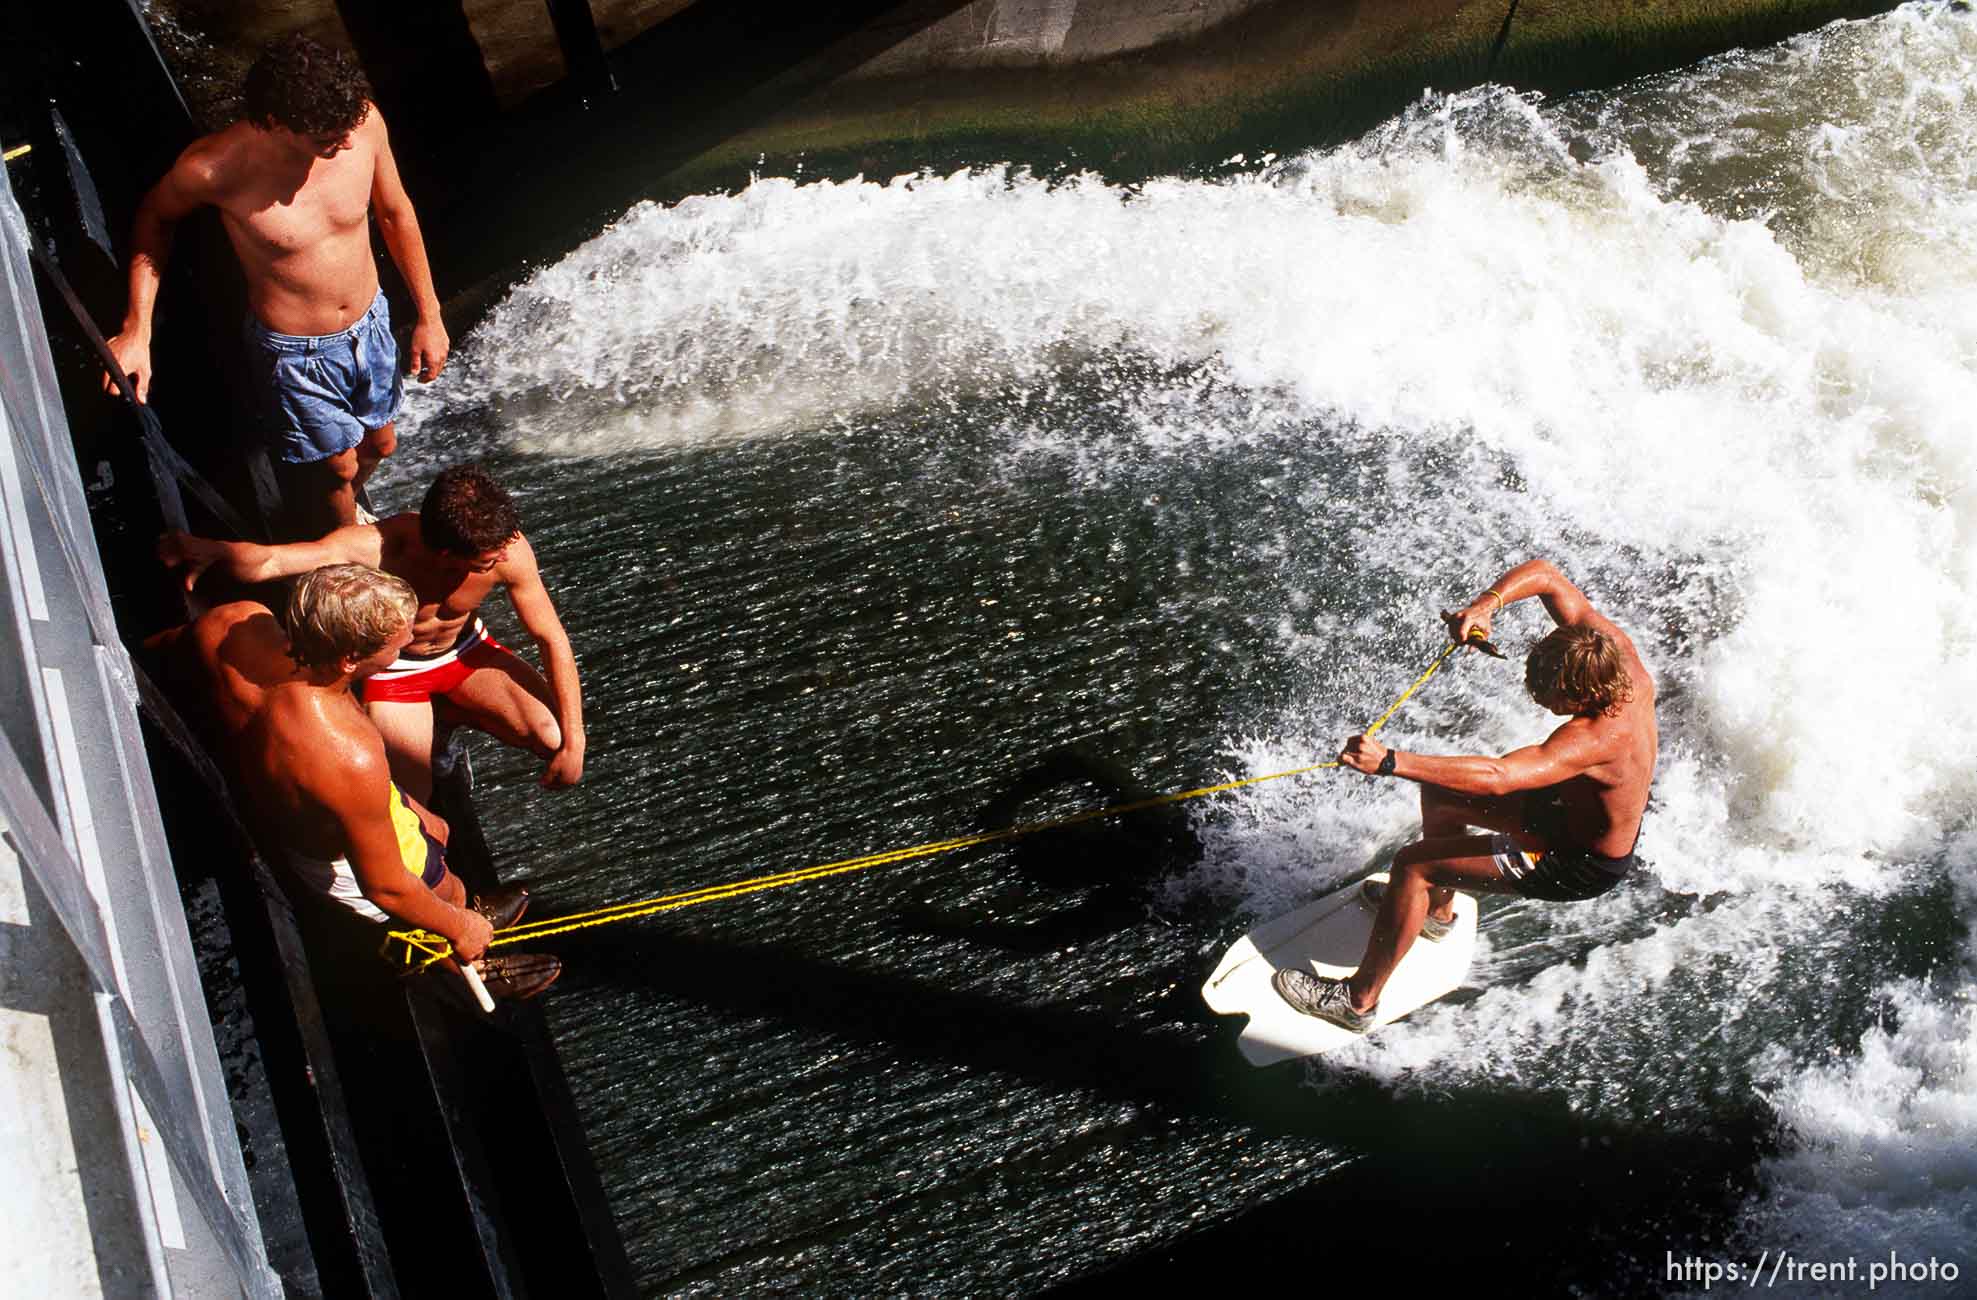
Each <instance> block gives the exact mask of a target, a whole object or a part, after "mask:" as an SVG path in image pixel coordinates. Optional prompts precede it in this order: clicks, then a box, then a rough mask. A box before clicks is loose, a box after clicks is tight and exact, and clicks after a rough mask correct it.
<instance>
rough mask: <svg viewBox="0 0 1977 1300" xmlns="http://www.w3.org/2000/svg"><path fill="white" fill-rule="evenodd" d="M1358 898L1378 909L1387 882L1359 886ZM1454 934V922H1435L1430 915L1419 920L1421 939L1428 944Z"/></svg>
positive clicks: (1381, 881)
mask: <svg viewBox="0 0 1977 1300" xmlns="http://www.w3.org/2000/svg"><path fill="white" fill-rule="evenodd" d="M1359 896H1360V897H1361V898H1363V899H1365V900H1366V902H1367V904H1368V905H1370V906H1372V907H1376V908H1377V907H1378V906H1379V905H1380V904H1381V903H1383V902H1385V901H1386V898H1387V882H1386V881H1384V880H1369V881H1367V882H1366V883H1365V884H1364V885H1362V886H1360V889H1359ZM1454 933H1455V922H1453V921H1437V920H1436V919H1435V918H1434V917H1433V916H1432V915H1430V916H1425V917H1422V918H1421V937H1422V938H1423V939H1426V940H1427V941H1428V942H1429V943H1440V942H1441V941H1442V940H1444V939H1446V938H1448V937H1449V936H1450V935H1451V934H1454Z"/></svg>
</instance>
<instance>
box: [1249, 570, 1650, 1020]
mask: <svg viewBox="0 0 1977 1300" xmlns="http://www.w3.org/2000/svg"><path fill="white" fill-rule="evenodd" d="M1532 596H1535V597H1537V598H1538V599H1540V600H1542V601H1543V602H1544V605H1545V610H1546V612H1548V613H1549V614H1550V615H1551V617H1552V619H1553V621H1554V622H1556V623H1557V624H1558V627H1557V628H1556V629H1554V630H1553V631H1552V633H1551V634H1550V635H1549V636H1547V637H1545V638H1544V640H1542V641H1540V642H1538V644H1537V645H1535V646H1533V647H1532V648H1531V653H1530V656H1529V657H1528V658H1527V659H1526V660H1525V663H1524V685H1525V687H1526V688H1527V689H1528V690H1529V691H1530V693H1531V698H1532V699H1534V700H1536V701H1537V703H1538V705H1539V706H1540V707H1542V708H1544V709H1546V710H1548V711H1550V712H1552V713H1555V714H1557V715H1559V716H1561V717H1563V718H1564V719H1565V721H1564V723H1562V724H1561V725H1560V726H1559V727H1558V729H1557V730H1556V731H1554V732H1552V733H1551V735H1550V736H1548V737H1547V738H1546V739H1545V740H1544V742H1543V743H1542V744H1538V745H1528V746H1525V747H1524V748H1522V749H1515V750H1512V751H1511V752H1510V753H1508V754H1505V755H1503V756H1502V757H1501V758H1491V757H1487V756H1484V755H1475V756H1468V755H1461V756H1448V757H1437V756H1433V755H1429V754H1413V753H1405V752H1403V751H1401V750H1397V749H1388V748H1387V747H1386V746H1384V745H1382V744H1380V742H1378V741H1377V740H1374V739H1372V738H1371V737H1370V736H1354V737H1352V739H1350V740H1348V741H1346V744H1345V750H1344V751H1343V752H1342V753H1341V754H1340V755H1339V761H1340V762H1341V763H1343V764H1345V765H1346V766H1347V767H1350V768H1352V769H1354V770H1355V771H1359V772H1364V773H1366V774H1368V775H1369V776H1397V777H1401V778H1402V779H1404V780H1409V781H1415V782H1419V783H1420V786H1421V838H1420V839H1418V840H1416V841H1414V843H1412V844H1410V845H1408V846H1407V847H1406V848H1404V849H1402V850H1401V851H1400V852H1399V853H1398V854H1396V855H1395V857H1394V863H1393V870H1392V873H1391V877H1390V886H1389V887H1388V888H1385V889H1381V888H1380V887H1378V886H1375V885H1369V887H1368V898H1369V900H1370V901H1373V902H1374V903H1376V904H1377V905H1378V907H1379V916H1378V918H1377V919H1376V920H1375V922H1374V924H1373V933H1372V935H1371V936H1370V937H1369V938H1368V939H1367V941H1366V954H1365V956H1364V957H1362V958H1361V959H1360V963H1359V969H1358V970H1356V971H1354V972H1353V974H1352V975H1350V976H1348V977H1347V978H1345V979H1328V978H1326V977H1323V976H1318V975H1313V974H1311V973H1310V972H1308V971H1305V970H1301V969H1292V968H1287V969H1284V970H1280V971H1278V972H1277V973H1276V975H1275V976H1274V977H1273V978H1272V980H1271V983H1272V985H1273V986H1274V987H1275V988H1276V990H1277V993H1278V996H1280V997H1282V998H1283V999H1284V1001H1286V1002H1288V1003H1289V1004H1290V1005H1291V1006H1293V1007H1295V1008H1296V1009H1297V1010H1299V1011H1301V1012H1303V1013H1304V1014H1306V1015H1310V1016H1317V1017H1319V1018H1320V1019H1323V1020H1327V1021H1330V1022H1331V1023H1332V1024H1335V1025H1338V1026H1340V1027H1341V1028H1343V1029H1348V1030H1351V1031H1353V1032H1354V1033H1364V1032H1366V1030H1367V1029H1369V1028H1371V1027H1372V1025H1373V1022H1374V1018H1375V1011H1376V1009H1377V1008H1378V1006H1379V1002H1380V990H1381V989H1382V988H1383V987H1385V985H1386V982H1387V979H1388V977H1390V976H1391V975H1392V974H1393V972H1394V968H1395V967H1396V966H1398V965H1399V964H1400V961H1401V959H1402V958H1403V957H1405V956H1406V955H1407V950H1408V949H1409V948H1410V947H1411V946H1412V945H1413V943H1414V939H1415V936H1416V935H1417V934H1418V935H1421V936H1423V937H1425V938H1426V939H1428V940H1429V941H1430V942H1434V941H1437V940H1439V939H1441V938H1442V937H1444V936H1445V935H1446V934H1447V933H1448V931H1449V927H1450V926H1451V925H1452V924H1453V923H1454V916H1455V913H1454V900H1455V891H1456V890H1457V889H1463V890H1468V891H1470V892H1472V893H1497V894H1521V895H1523V896H1524V897H1526V898H1539V899H1544V900H1547V901H1550V902H1572V901H1576V900H1580V899H1587V898H1595V897H1597V896H1599V895H1600V894H1603V893H1605V892H1606V891H1607V890H1609V889H1612V888H1613V887H1614V886H1615V885H1618V884H1619V883H1620V882H1621V880H1623V879H1624V878H1625V877H1626V875H1627V873H1628V872H1629V871H1630V870H1631V869H1632V868H1633V866H1634V846H1635V842H1636V841H1637V840H1638V839H1639V837H1640V831H1641V816H1642V814H1643V813H1644V812H1646V810H1647V802H1648V786H1649V784H1650V783H1651V782H1652V781H1653V779H1654V762H1655V754H1656V752H1657V748H1658V745H1659V738H1658V736H1657V733H1656V730H1655V720H1654V678H1653V677H1652V676H1651V675H1649V673H1648V670H1647V666H1646V665H1645V664H1643V663H1642V662H1641V657H1640V655H1639V653H1638V652H1636V651H1635V649H1634V643H1633V641H1632V640H1631V639H1630V638H1629V637H1628V636H1627V634H1626V633H1625V632H1623V631H1621V630H1620V628H1619V627H1618V626H1617V625H1616V624H1615V623H1614V622H1613V621H1612V620H1611V619H1609V618H1607V617H1606V616H1605V615H1603V614H1601V613H1600V612H1599V611H1598V610H1595V609H1594V608H1593V607H1592V604H1591V603H1590V602H1589V601H1587V599H1586V597H1585V593H1583V592H1581V591H1580V590H1579V589H1578V588H1577V587H1575V586H1573V585H1572V584H1571V582H1569V581H1568V580H1567V579H1566V577H1565V575H1564V574H1563V573H1561V572H1559V570H1558V567H1557V566H1556V565H1554V564H1552V563H1551V562H1550V561H1548V560H1531V561H1529V562H1528V563H1525V564H1520V565H1518V566H1517V567H1516V568H1514V569H1512V570H1510V571H1509V572H1508V573H1506V574H1504V575H1503V576H1502V577H1500V578H1498V579H1497V580H1496V582H1495V583H1494V584H1492V585H1491V587H1490V589H1489V590H1487V591H1485V592H1484V593H1483V594H1482V595H1480V596H1478V597H1477V598H1476V599H1475V600H1473V601H1471V602H1470V603H1469V604H1468V605H1466V606H1464V607H1463V608H1462V609H1459V610H1456V611H1454V612H1451V613H1444V614H1443V615H1442V619H1443V621H1444V622H1446V623H1447V624H1448V629H1449V635H1450V636H1451V637H1453V638H1454V639H1455V641H1456V642H1457V643H1458V644H1466V643H1467V642H1469V641H1470V640H1471V639H1472V638H1474V637H1478V636H1480V637H1482V638H1484V639H1488V637H1489V633H1490V620H1491V619H1492V618H1494V617H1495V616H1496V615H1497V613H1498V612H1500V611H1501V610H1502V609H1503V607H1504V606H1505V605H1508V604H1511V603H1513V602H1515V601H1519V600H1524V599H1526V598H1528V597H1532ZM1474 828H1481V829H1482V830H1484V831H1486V832H1488V833H1486V834H1479V833H1476V830H1475V829H1474Z"/></svg>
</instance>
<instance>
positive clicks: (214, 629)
mask: <svg viewBox="0 0 1977 1300" xmlns="http://www.w3.org/2000/svg"><path fill="white" fill-rule="evenodd" d="M256 620H260V621H259V622H257V621H256ZM191 630H192V639H193V640H194V641H195V642H196V643H198V644H199V645H201V646H211V647H214V648H215V649H216V650H217V649H218V648H220V647H222V646H226V645H227V644H228V643H230V642H231V643H234V644H236V645H237V646H239V647H241V648H246V647H247V646H249V645H252V646H253V647H254V648H259V647H260V646H262V645H264V644H267V643H270V642H272V641H280V642H282V643H283V644H286V638H284V637H283V636H282V634H281V627H280V625H279V624H278V623H276V621H275V615H274V611H273V610H271V609H269V608H268V607H267V606H266V605H263V604H261V603H260V602H259V601H254V600H235V601H229V602H228V603H227V604H224V605H215V606H213V608H211V609H209V610H207V611H206V612H205V613H204V614H201V615H200V616H199V617H198V619H196V620H195V621H194V622H193V624H192V629H191ZM243 638H244V639H243Z"/></svg>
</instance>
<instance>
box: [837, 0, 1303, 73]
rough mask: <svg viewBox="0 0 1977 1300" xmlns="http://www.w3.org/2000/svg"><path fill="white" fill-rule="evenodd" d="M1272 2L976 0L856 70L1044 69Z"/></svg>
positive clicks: (1164, 37)
mask: <svg viewBox="0 0 1977 1300" xmlns="http://www.w3.org/2000/svg"><path fill="white" fill-rule="evenodd" d="M1265 2H1266V0H974V3H972V4H968V5H964V6H963V7H962V8H960V9H958V10H956V11H955V12H953V13H952V14H949V15H948V16H947V17H945V18H942V19H940V20H939V21H937V22H935V23H934V24H932V25H931V26H929V27H926V28H923V29H921V30H920V31H917V32H914V33H912V34H910V35H908V36H907V37H906V38H905V39H904V40H902V41H901V42H900V43H899V44H898V45H895V46H894V47H893V48H892V49H890V50H888V51H886V52H885V53H884V54H882V55H880V56H879V57H877V58H875V59H872V60H871V61H870V62H868V63H866V64H864V65H863V66H861V67H860V68H858V69H857V70H856V72H854V73H853V74H852V75H854V76H895V75H914V74H918V73H924V72H931V71H934V70H937V69H940V68H994V67H1037V66H1042V65H1047V64H1068V63H1080V62H1084V61H1087V60H1092V59H1103V58H1109V57H1111V56H1113V55H1116V54H1130V53H1133V52H1136V51H1139V50H1145V49H1149V48H1151V47H1153V46H1156V45H1163V44H1167V43H1169V42H1173V41H1183V40H1186V39H1188V38H1189V37H1192V36H1198V35H1200V34H1201V33H1203V32H1205V31H1207V30H1208V29H1209V28H1211V27H1213V26H1215V25H1216V24H1218V23H1221V22H1224V21H1226V20H1227V19H1230V18H1233V17H1235V16H1236V15H1237V14H1240V13H1242V12H1244V11H1245V10H1249V9H1254V8H1256V7H1257V6H1258V5H1259V4H1262V3H1265Z"/></svg>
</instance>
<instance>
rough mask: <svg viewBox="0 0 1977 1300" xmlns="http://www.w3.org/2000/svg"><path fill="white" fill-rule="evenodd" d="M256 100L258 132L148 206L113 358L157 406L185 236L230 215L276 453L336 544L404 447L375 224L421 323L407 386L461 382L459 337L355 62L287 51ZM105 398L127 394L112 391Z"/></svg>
mask: <svg viewBox="0 0 1977 1300" xmlns="http://www.w3.org/2000/svg"><path fill="white" fill-rule="evenodd" d="M243 98H244V101H245V120H243V121H240V122H236V123H235V124H234V125H232V126H230V127H227V128H226V129H225V130H223V131H219V132H216V133H214V134H212V135H209V136H203V137H201V138H200V139H198V140H195V141H193V143H192V144H191V146H190V147H188V148H187V149H186V151H185V152H184V153H183V154H181V155H179V159H178V161H177V162H176V163H175V164H173V166H172V169H171V170H170V171H169V172H167V173H165V177H164V179H163V180H161V181H159V182H158V183H157V185H155V186H153V187H152V189H151V191H150V193H148V194H146V195H145V196H144V201H143V202H142V203H141V204H140V205H139V206H138V210H137V221H136V227H135V229H134V230H133V232H132V235H131V254H130V304H129V307H128V309H127V311H126V313H125V315H124V322H123V329H122V331H121V332H120V333H118V334H117V335H116V337H114V338H112V339H111V340H110V352H111V354H112V355H113V356H114V357H115V358H116V360H117V365H118V367H119V368H120V369H122V370H123V371H124V372H126V373H127V374H128V375H129V376H130V379H131V383H132V385H133V386H134V387H135V389H136V392H137V400H138V401H140V402H142V401H146V400H148V399H149V396H150V392H151V323H152V308H153V306H154V304H155V303H156V301H157V297H158V284H159V280H160V278H161V277H162V275H163V272H164V267H165V262H166V259H167V258H169V257H170V256H171V248H172V235H173V231H174V229H175V228H176V226H177V225H178V223H179V222H180V221H182V220H184V219H185V218H186V217H187V216H188V215H190V214H191V213H192V212H193V211H195V210H196V209H198V208H201V207H207V206H211V207H214V208H217V209H218V210H219V214H220V222H221V224H222V225H224V226H225V227H226V232H227V238H228V239H230V240H231V241H232V243H233V248H234V252H235V254H237V255H238V256H239V258H240V266H241V269H242V270H243V271H244V272H245V273H246V276H247V301H248V307H249V310H250V313H251V314H250V315H249V317H248V319H247V321H246V323H245V334H246V344H247V352H248V365H249V369H250V371H251V374H250V379H251V381H252V385H253V389H254V396H255V398H256V399H257V405H258V406H259V408H260V416H261V418H262V419H264V420H266V421H267V422H268V424H267V434H268V438H269V450H270V453H271V454H272V456H273V457H274V460H275V463H276V465H277V466H278V467H279V468H280V470H281V471H282V476H283V479H284V483H283V491H284V494H285V495H286V496H287V497H288V499H289V508H290V509H291V510H292V511H294V512H295V515H296V517H297V522H298V523H299V524H301V525H303V526H304V529H305V531H307V532H312V533H313V532H322V531H325V530H327V529H330V528H334V527H337V526H339V525H342V524H349V523H354V522H356V519H357V513H356V512H357V498H356V489H357V488H359V487H361V486H363V483H364V481H365V480H366V479H367V478H369V477H370V474H371V471H372V470H373V469H375V468H376V467H377V463H378V461H379V460H380V459H382V458H383V457H385V456H389V455H390V454H391V452H392V450H393V448H394V447H395V446H396V445H397V433H396V431H395V427H394V424H395V421H396V420H397V418H398V407H399V403H400V400H401V399H402V397H403V396H404V382H403V380H402V378H401V376H400V374H399V368H398V348H397V344H396V343H395V341H394V340H393V339H392V335H391V316H390V312H389V309H388V308H387V307H386V305H385V299H384V294H383V292H382V291H381V290H380V289H379V287H378V269H377V264H376V262H375V261H374V260H373V258H372V253H371V232H370V226H369V223H368V221H367V219H366V218H367V215H368V213H370V212H371V211H372V210H375V211H376V213H377V219H378V232H379V233H380V234H381V235H383V236H384V245H385V248H386V249H387V250H389V251H390V253H391V260H392V261H393V262H394V263H396V264H397V266H398V270H399V273H400V274H401V275H403V276H404V278H405V284H406V287H407V288H408V289H410V290H411V293H412V298H413V302H414V303H415V305H416V306H417V309H418V314H419V318H418V324H417V325H415V326H414V327H413V330H412V345H411V355H410V356H409V357H408V358H407V359H406V362H407V364H406V370H407V371H408V372H414V373H416V374H417V375H418V377H419V379H420V381H421V382H430V381H431V380H434V379H437V378H438V377H439V373H440V371H441V370H442V369H444V368H445V366H446V353H447V348H448V340H447V337H446V329H445V327H444V326H443V325H442V324H441V323H440V318H439V299H438V297H437V296H436V295H435V294H434V293H433V287H432V273H431V271H430V269H429V268H428V267H427V265H426V247H425V243H424V241H423V240H422V239H421V238H420V235H419V220H418V217H417V216H415V215H414V214H413V211H412V203H411V200H410V199H408V198H406V197H405V187H404V185H403V184H402V183H401V182H400V181H399V179H398V164H397V163H396V162H394V161H393V159H392V156H391V142H390V140H389V139H388V138H387V136H386V134H385V129H384V118H383V116H382V115H381V114H380V113H379V112H378V110H377V107H376V105H374V104H372V103H371V101H370V88H369V87H368V86H367V85H366V84H365V82H364V75H363V73H362V72H361V71H359V69H358V68H357V65H356V63H355V61H353V60H352V59H351V58H350V56H348V55H347V54H344V53H342V52H341V51H335V50H330V49H327V48H325V47H324V46H322V45H319V44H317V43H316V42H314V41H312V40H310V39H309V38H308V37H306V36H290V37H286V38H284V39H282V40H280V41H277V42H276V43H275V44H273V45H271V46H269V47H268V49H267V50H266V52H265V53H263V54H262V56H261V58H260V60H259V61H258V62H257V63H255V65H254V66H253V68H252V69H250V70H249V72H248V74H247V83H246V86H245V88H244V92H243ZM104 389H105V391H112V390H113V389H114V385H113V384H112V383H111V382H110V378H109V376H107V375H106V376H105V377H104Z"/></svg>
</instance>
